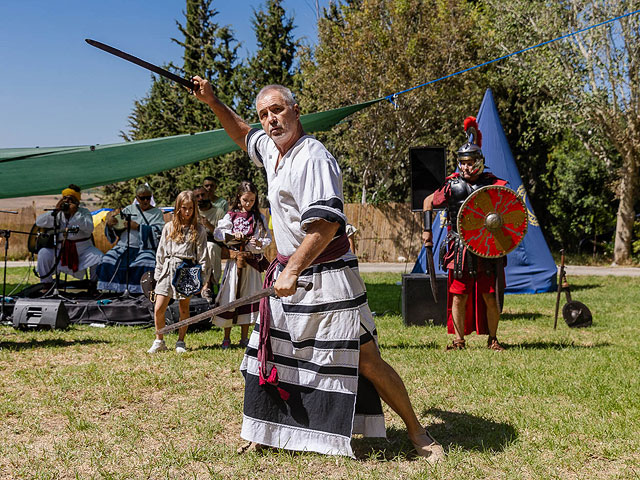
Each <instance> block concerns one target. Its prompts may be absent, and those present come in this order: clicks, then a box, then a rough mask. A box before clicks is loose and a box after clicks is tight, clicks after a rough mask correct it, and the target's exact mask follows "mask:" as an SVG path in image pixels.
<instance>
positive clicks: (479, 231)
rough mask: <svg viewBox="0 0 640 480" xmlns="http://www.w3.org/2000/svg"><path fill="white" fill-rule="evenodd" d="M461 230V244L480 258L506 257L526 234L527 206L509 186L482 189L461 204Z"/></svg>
mask: <svg viewBox="0 0 640 480" xmlns="http://www.w3.org/2000/svg"><path fill="white" fill-rule="evenodd" d="M458 233H459V234H460V239H461V240H462V243H463V244H464V245H465V246H466V247H467V248H468V249H469V250H471V252H473V253H474V254H476V255H478V256H479V257H484V258H498V257H504V256H505V255H506V254H507V253H509V252H511V251H512V250H513V249H514V248H516V247H517V246H518V244H519V243H520V242H521V241H522V239H523V238H524V236H525V234H526V233H527V207H526V205H525V204H524V201H522V199H521V198H520V197H519V196H518V195H517V194H516V192H514V191H513V190H511V189H510V188H507V187H503V186H500V185H489V186H488V187H482V188H479V189H478V190H476V191H475V192H473V193H472V194H471V195H469V196H468V197H467V199H466V200H465V201H464V203H463V204H462V207H460V211H459V212H458Z"/></svg>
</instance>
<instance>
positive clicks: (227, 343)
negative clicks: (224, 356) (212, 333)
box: [220, 338, 231, 350]
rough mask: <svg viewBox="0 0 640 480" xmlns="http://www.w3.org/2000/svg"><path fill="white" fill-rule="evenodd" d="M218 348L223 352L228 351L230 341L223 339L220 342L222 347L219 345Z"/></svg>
mask: <svg viewBox="0 0 640 480" xmlns="http://www.w3.org/2000/svg"><path fill="white" fill-rule="evenodd" d="M220 347H221V348H222V349H223V350H228V349H229V347H231V340H229V339H228V338H225V339H224V340H223V341H222V345H220Z"/></svg>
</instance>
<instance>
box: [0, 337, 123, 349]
mask: <svg viewBox="0 0 640 480" xmlns="http://www.w3.org/2000/svg"><path fill="white" fill-rule="evenodd" d="M98 343H111V342H110V341H108V340H95V339H91V338H86V339H83V340H63V339H61V338H47V339H45V340H39V339H35V338H34V339H31V340H27V341H26V342H20V341H16V342H11V341H7V340H4V341H2V342H0V348H1V349H7V350H14V351H18V350H27V349H29V348H56V347H70V346H72V345H94V344H98Z"/></svg>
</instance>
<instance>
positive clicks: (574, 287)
mask: <svg viewBox="0 0 640 480" xmlns="http://www.w3.org/2000/svg"><path fill="white" fill-rule="evenodd" d="M594 288H602V285H598V284H597V283H585V284H584V285H574V284H572V283H571V282H569V291H570V292H571V293H573V292H579V291H580V290H593V289H594ZM561 298H563V299H564V292H562V297H561Z"/></svg>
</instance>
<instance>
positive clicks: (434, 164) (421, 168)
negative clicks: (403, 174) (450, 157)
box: [409, 147, 447, 212]
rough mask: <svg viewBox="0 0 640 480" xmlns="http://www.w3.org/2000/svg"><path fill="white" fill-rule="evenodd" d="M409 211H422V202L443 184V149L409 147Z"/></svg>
mask: <svg viewBox="0 0 640 480" xmlns="http://www.w3.org/2000/svg"><path fill="white" fill-rule="evenodd" d="M409 163H410V164H411V210H412V211H413V212H417V211H422V202H423V201H424V199H425V197H428V196H429V195H431V194H432V193H433V192H435V191H436V190H437V189H439V188H440V187H441V186H442V184H443V183H444V179H445V176H446V172H447V161H446V157H445V149H444V147H411V148H410V149H409Z"/></svg>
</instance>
